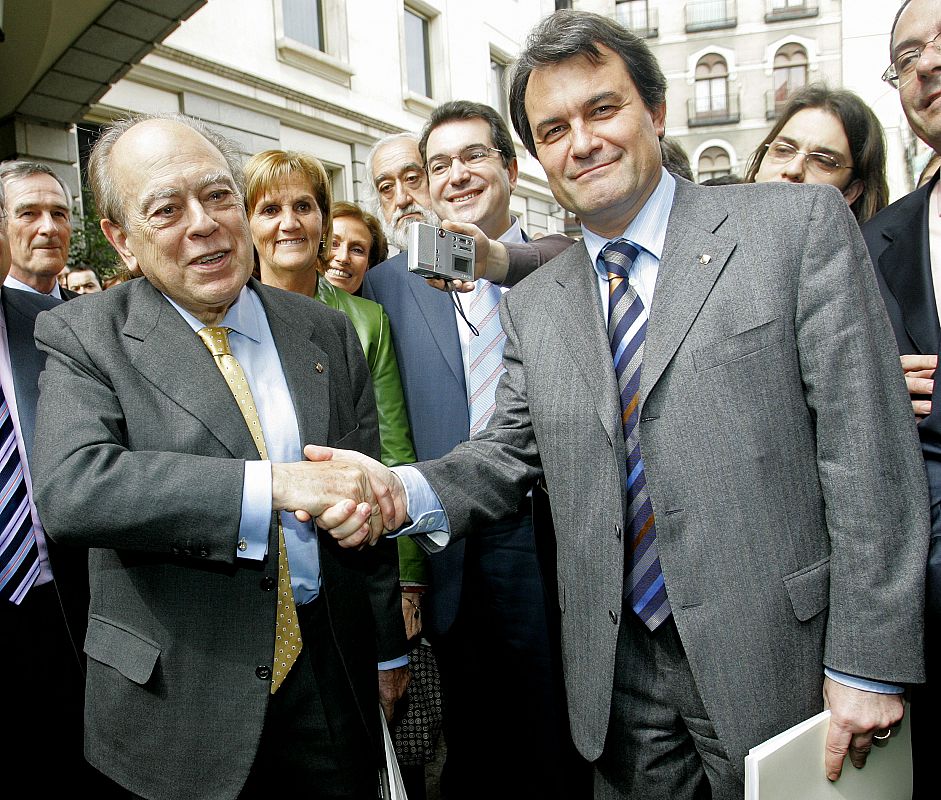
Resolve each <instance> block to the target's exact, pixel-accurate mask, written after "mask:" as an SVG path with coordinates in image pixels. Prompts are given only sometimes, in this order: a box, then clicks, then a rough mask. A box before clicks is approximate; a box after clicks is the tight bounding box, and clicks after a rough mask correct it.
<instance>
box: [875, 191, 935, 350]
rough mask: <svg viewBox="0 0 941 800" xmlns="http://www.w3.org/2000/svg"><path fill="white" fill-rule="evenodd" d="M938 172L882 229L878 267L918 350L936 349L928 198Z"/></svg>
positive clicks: (901, 206)
mask: <svg viewBox="0 0 941 800" xmlns="http://www.w3.org/2000/svg"><path fill="white" fill-rule="evenodd" d="M936 181H937V176H936V177H935V178H934V180H932V181H931V182H930V183H929V184H928V185H927V186H924V187H922V188H921V189H919V190H917V191H915V192H913V193H912V194H910V195H909V196H908V197H907V198H906V201H909V200H910V202H902V203H899V204H898V205H897V206H896V207H895V209H893V211H894V214H893V217H892V219H891V220H889V221H888V222H887V223H886V224H885V226H884V227H883V229H882V236H883V239H884V240H885V249H884V250H883V251H882V252H881V253H880V254H879V257H878V266H879V271H880V272H881V273H882V276H883V278H884V279H885V282H886V285H887V286H888V287H889V291H890V292H892V294H893V295H894V296H895V299H896V300H897V301H898V304H899V308H900V309H901V312H902V320H903V323H904V325H905V331H906V332H907V333H908V335H909V337H911V339H912V341H913V342H914V343H915V345H916V346H917V348H918V350H919V352H921V353H936V352H938V311H937V307H936V304H935V299H934V283H933V281H932V278H931V251H930V248H929V240H928V199H929V196H930V191H931V189H932V188H933V187H934V184H935V182H936Z"/></svg>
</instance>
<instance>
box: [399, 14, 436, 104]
mask: <svg viewBox="0 0 941 800" xmlns="http://www.w3.org/2000/svg"><path fill="white" fill-rule="evenodd" d="M405 61H406V69H407V73H408V88H409V90H410V91H413V92H415V93H416V94H422V95H424V96H425V97H431V71H430V65H429V63H428V61H429V59H428V20H426V19H425V18H424V17H420V16H418V14H416V13H415V12H414V11H410V10H409V9H407V8H406V9H405Z"/></svg>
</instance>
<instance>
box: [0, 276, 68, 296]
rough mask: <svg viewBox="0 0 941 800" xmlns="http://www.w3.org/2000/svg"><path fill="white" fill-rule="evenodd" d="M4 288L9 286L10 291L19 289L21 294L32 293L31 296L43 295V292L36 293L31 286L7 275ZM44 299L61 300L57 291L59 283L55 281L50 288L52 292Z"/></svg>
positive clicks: (60, 293) (60, 294) (59, 292)
mask: <svg viewBox="0 0 941 800" xmlns="http://www.w3.org/2000/svg"><path fill="white" fill-rule="evenodd" d="M3 285H4V286H9V287H10V288H11V289H19V290H20V291H21V292H32V293H33V294H45V292H38V291H36V290H35V289H34V288H33V287H32V286H30V285H29V284H27V283H23V281H18V280H17V279H16V278H14V277H13V276H12V275H7V277H6V280H5V281H4V282H3ZM46 297H54V298H56V300H61V299H62V292H61V291H60V289H59V282H58V281H56V282H55V283H54V284H53V286H52V291H51V292H49V294H46Z"/></svg>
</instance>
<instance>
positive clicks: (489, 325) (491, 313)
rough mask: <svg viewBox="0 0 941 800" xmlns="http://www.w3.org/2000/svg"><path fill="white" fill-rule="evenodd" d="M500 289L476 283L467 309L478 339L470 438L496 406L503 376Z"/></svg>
mask: <svg viewBox="0 0 941 800" xmlns="http://www.w3.org/2000/svg"><path fill="white" fill-rule="evenodd" d="M501 297H502V293H501V292H500V287H499V286H494V285H493V284H492V283H490V282H489V281H485V280H483V279H481V280H479V281H477V285H476V286H475V287H474V292H473V294H472V295H471V301H470V305H469V307H468V309H467V321H468V322H469V323H470V324H471V325H473V326H474V327H475V328H476V329H477V332H478V334H479V335H478V336H471V340H470V367H469V369H468V379H469V382H470V387H469V389H470V397H469V400H468V403H467V405H468V409H469V411H470V435H471V436H473V435H474V434H476V433H477V432H478V431H480V430H482V429H483V428H484V427H486V425H487V422H489V420H490V416H491V415H492V414H493V409H494V406H495V405H496V392H497V383H498V382H499V380H500V376H501V375H502V374H503V345H504V344H505V343H506V334H505V333H504V332H503V327H502V326H501V325H500V314H499V313H498V312H499V310H500V298H501Z"/></svg>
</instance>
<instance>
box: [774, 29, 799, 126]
mask: <svg viewBox="0 0 941 800" xmlns="http://www.w3.org/2000/svg"><path fill="white" fill-rule="evenodd" d="M771 80H772V84H771V85H772V89H771V92H772V97H773V100H774V111H775V114H777V112H780V110H781V107H782V106H783V105H784V104H785V103H786V102H787V99H788V97H790V96H791V95H792V94H793V93H794V92H795V91H796V90H797V89H800V88H801V87H802V86H804V85H806V83H807V51H806V50H805V49H804V48H803V47H801V46H800V45H799V44H786V45H784V46H783V47H782V48H780V49H779V50H778V52H777V53H775V54H774V70H773V72H772V77H771ZM770 110H771V109H769V111H770Z"/></svg>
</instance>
